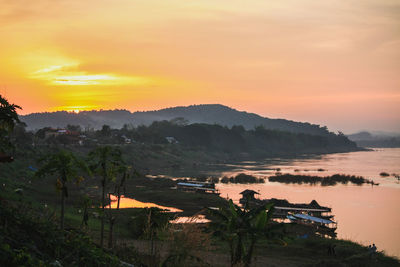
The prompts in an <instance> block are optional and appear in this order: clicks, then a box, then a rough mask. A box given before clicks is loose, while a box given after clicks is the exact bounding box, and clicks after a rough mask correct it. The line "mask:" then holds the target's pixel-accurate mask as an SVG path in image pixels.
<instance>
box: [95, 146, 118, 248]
mask: <svg viewBox="0 0 400 267" xmlns="http://www.w3.org/2000/svg"><path fill="white" fill-rule="evenodd" d="M89 161H90V169H91V170H92V171H93V172H94V173H95V174H97V175H98V176H100V177H101V188H102V194H101V210H102V214H101V229H100V246H101V247H103V244H104V220H105V206H106V189H108V186H109V183H110V182H111V181H113V180H115V176H116V174H117V172H118V170H119V169H120V166H122V165H124V162H123V160H122V156H121V150H120V149H119V148H116V147H111V146H102V147H98V148H96V149H94V150H92V151H91V152H89Z"/></svg>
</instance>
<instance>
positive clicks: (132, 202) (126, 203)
mask: <svg viewBox="0 0 400 267" xmlns="http://www.w3.org/2000/svg"><path fill="white" fill-rule="evenodd" d="M110 198H111V203H110V204H111V208H112V209H116V208H117V205H118V198H117V196H114V195H110ZM109 207H110V205H108V206H107V208H109ZM119 207H120V208H121V209H126V208H159V209H162V210H166V211H168V212H182V210H180V209H177V208H172V207H164V206H161V205H157V204H155V203H150V202H141V201H138V200H136V199H133V198H128V197H125V196H124V195H122V196H121V199H120V203H119Z"/></svg>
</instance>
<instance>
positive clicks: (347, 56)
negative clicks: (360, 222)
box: [0, 0, 400, 133]
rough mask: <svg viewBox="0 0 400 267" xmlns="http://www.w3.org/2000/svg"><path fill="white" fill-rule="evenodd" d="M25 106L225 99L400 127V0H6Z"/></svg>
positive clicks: (2, 80)
mask: <svg viewBox="0 0 400 267" xmlns="http://www.w3.org/2000/svg"><path fill="white" fill-rule="evenodd" d="M0 94H1V95H3V96H5V97H6V98H7V99H9V101H10V102H13V103H16V104H18V105H20V106H22V107H23V110H22V111H21V112H20V113H21V114H28V113H33V112H44V111H56V110H67V111H76V112H77V111H79V110H92V109H128V110H130V111H137V110H140V111H142V110H155V109H160V108H165V107H172V106H186V105H192V104H207V103H213V104H216V103H219V104H224V105H227V106H230V107H232V108H235V109H238V110H244V111H248V112H254V113H257V114H260V115H262V116H266V117H270V118H285V119H290V120H295V121H307V122H311V123H316V124H321V125H326V126H327V127H328V128H329V129H330V130H333V131H337V130H340V131H343V132H345V133H352V132H356V131H359V130H375V131H392V132H393V131H396V132H400V1H398V0H346V1H341V0H337V1H333V0H324V1H315V0H280V1H260V0H247V1H243V0H241V1H237V0H196V1H192V0H179V1H178V0H145V1H144V0H142V1H138V0H84V1H82V0H79V1H78V0H57V1H54V0H35V1H31V0H0Z"/></svg>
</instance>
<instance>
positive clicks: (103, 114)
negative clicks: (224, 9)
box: [20, 104, 329, 135]
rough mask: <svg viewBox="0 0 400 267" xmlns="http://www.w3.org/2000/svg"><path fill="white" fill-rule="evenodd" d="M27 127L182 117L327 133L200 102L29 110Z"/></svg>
mask: <svg viewBox="0 0 400 267" xmlns="http://www.w3.org/2000/svg"><path fill="white" fill-rule="evenodd" d="M20 117H21V121H23V122H25V123H26V124H27V126H28V129H40V128H43V127H65V126H66V125H67V124H71V125H81V126H82V127H90V128H96V129H98V128H100V127H102V125H104V124H107V125H110V126H111V127H113V128H121V127H123V125H124V124H131V125H133V126H139V125H150V124H151V123H152V122H154V121H162V120H172V119H175V118H178V117H180V118H184V119H185V120H187V121H188V122H189V123H206V124H219V125H222V126H227V127H232V126H234V125H242V126H243V127H244V128H246V129H253V128H254V127H256V126H263V127H265V128H266V129H274V130H281V131H289V132H295V133H306V134H314V135H326V134H329V131H328V129H327V127H325V126H322V127H321V126H320V125H317V124H311V123H308V122H296V121H292V120H286V119H271V118H268V117H262V116H260V115H258V114H255V113H249V112H246V111H239V110H236V109H234V108H231V107H228V106H225V105H221V104H200V105H190V106H176V107H169V108H164V109H159V110H152V111H135V112H130V111H128V110H124V109H122V110H121V109H115V110H98V111H97V110H92V111H81V112H79V113H73V112H66V111H56V112H44V113H31V114H28V115H22V116H20Z"/></svg>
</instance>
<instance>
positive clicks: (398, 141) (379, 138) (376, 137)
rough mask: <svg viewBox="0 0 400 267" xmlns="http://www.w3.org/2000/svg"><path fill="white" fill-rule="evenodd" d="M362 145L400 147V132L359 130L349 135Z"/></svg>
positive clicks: (352, 139)
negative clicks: (380, 132)
mask: <svg viewBox="0 0 400 267" xmlns="http://www.w3.org/2000/svg"><path fill="white" fill-rule="evenodd" d="M347 137H348V138H349V139H350V140H351V141H353V142H356V143H357V145H358V146H361V147H400V135H399V134H394V133H391V134H371V133H369V132H365V131H364V132H359V133H355V134H350V135H347Z"/></svg>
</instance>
